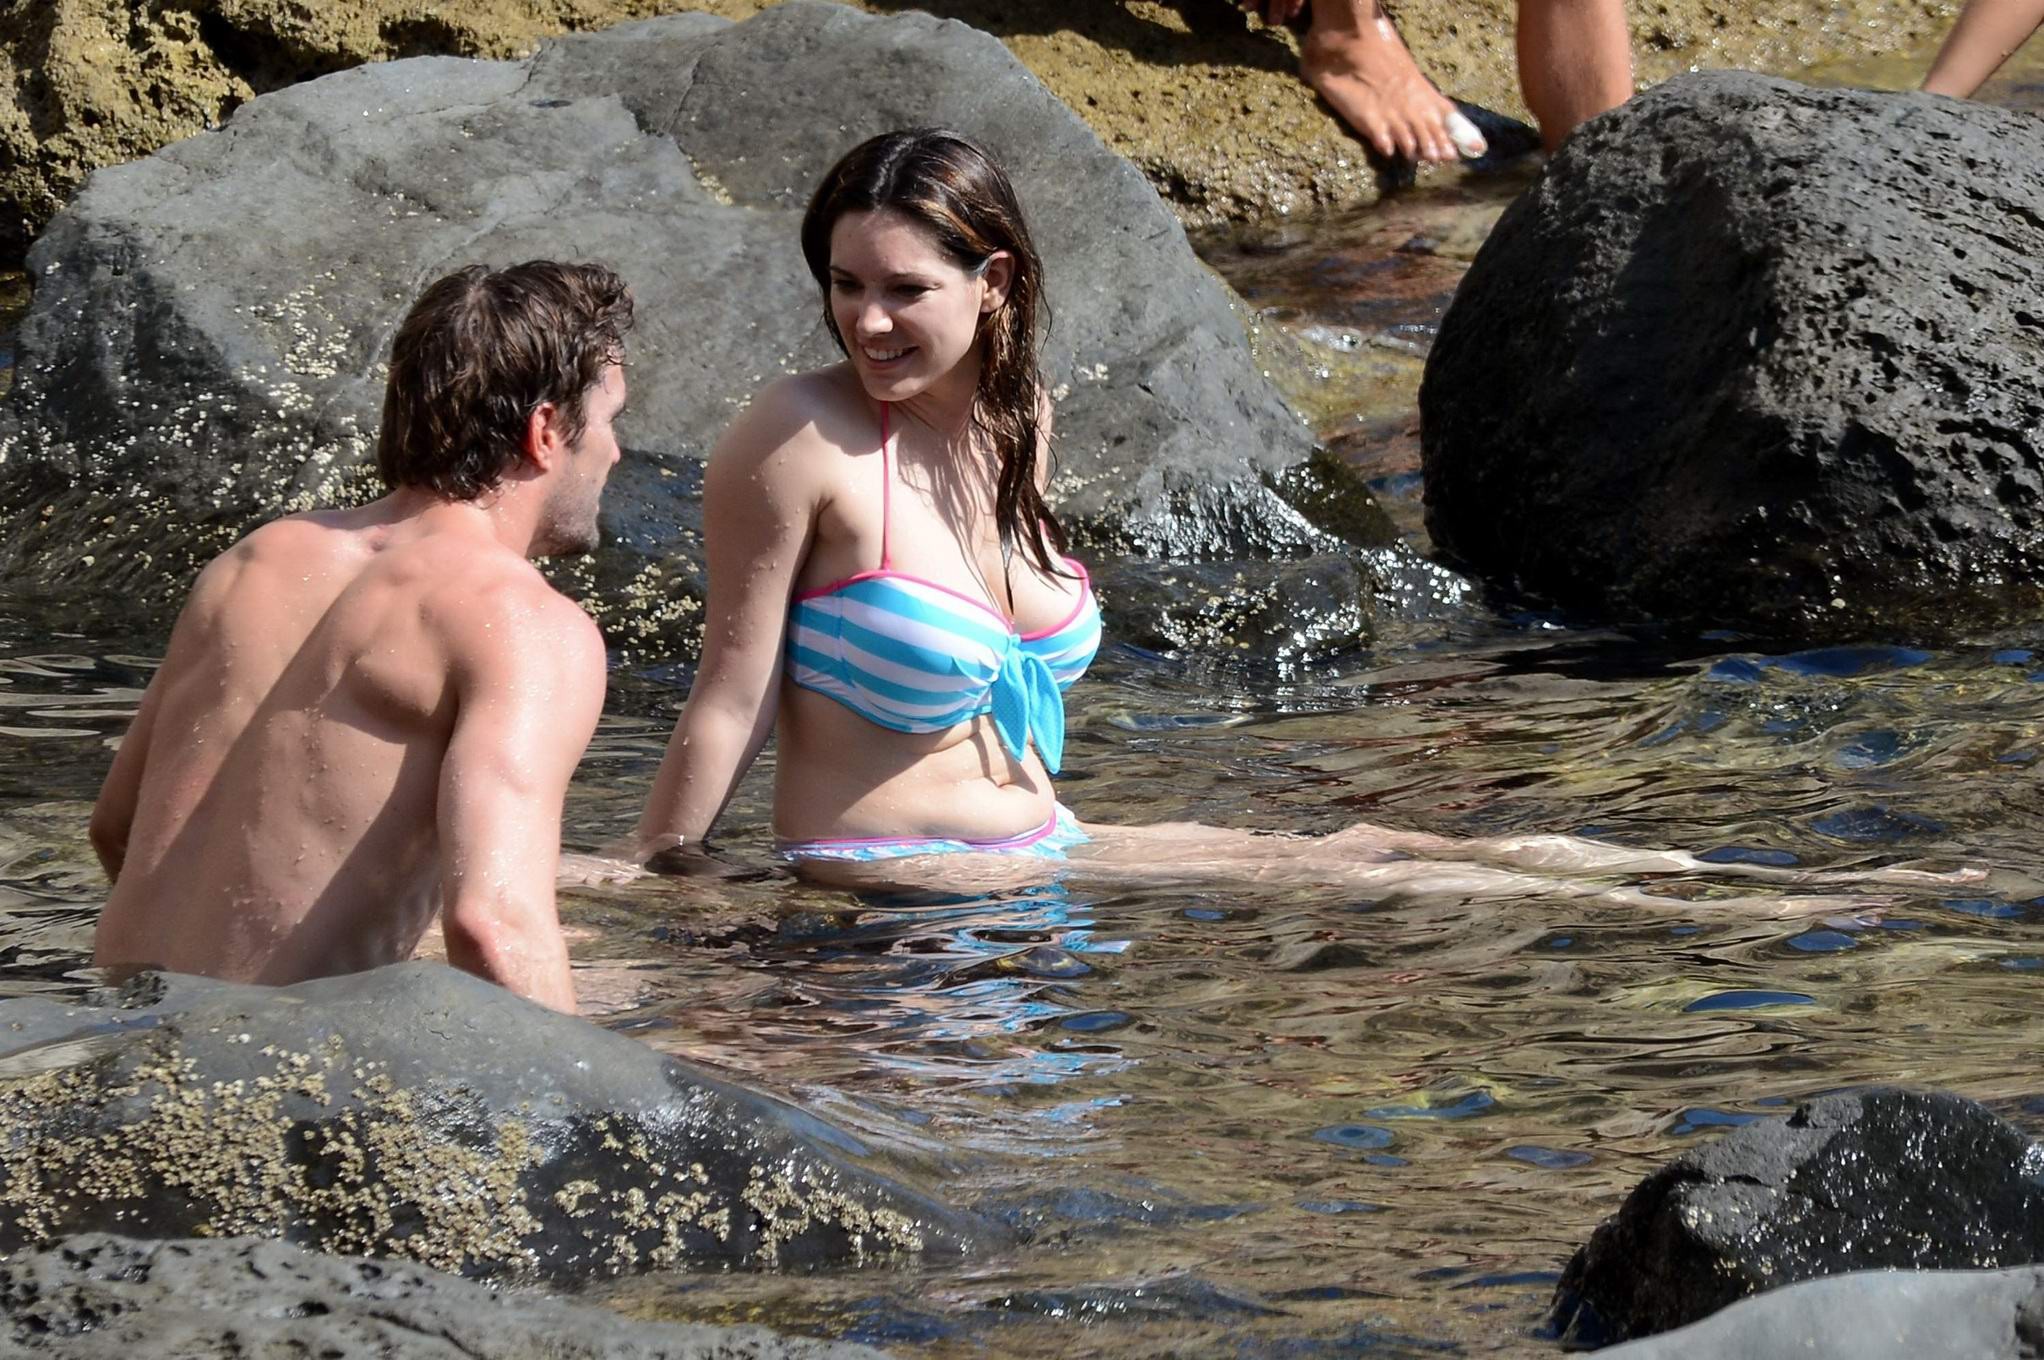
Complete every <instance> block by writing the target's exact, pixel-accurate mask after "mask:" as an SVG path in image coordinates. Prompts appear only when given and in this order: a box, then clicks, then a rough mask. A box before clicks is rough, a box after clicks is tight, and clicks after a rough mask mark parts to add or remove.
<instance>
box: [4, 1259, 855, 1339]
mask: <svg viewBox="0 0 2044 1360" xmlns="http://www.w3.org/2000/svg"><path fill="white" fill-rule="evenodd" d="M0 1302H4V1304H5V1307H6V1318H7V1320H6V1322H5V1324H4V1325H0V1336H6V1337H7V1338H8V1339H9V1340H10V1341H12V1342H13V1345H12V1347H11V1348H10V1349H9V1350H8V1352H7V1353H8V1354H9V1355H38V1356H55V1357H60V1360H132V1358H133V1357H135V1356H176V1357H177V1358H178V1360H241V1358H242V1357H247V1356H257V1355H260V1356H272V1355H275V1356H282V1355H294V1356H299V1355H302V1356H320V1357H322V1358H323V1360H381V1357H385V1356H392V1355H402V1356H404V1357H405V1360H882V1356H881V1353H880V1352H879V1351H876V1350H871V1349H869V1348H867V1347H865V1346H852V1345H845V1344H842V1343H833V1342H826V1341H807V1340H802V1339H799V1338H791V1337H783V1336H778V1335H776V1334H775V1333H773V1332H770V1331H768V1330H767V1329H766V1328H764V1327H712V1326H700V1325H688V1326H670V1325H663V1324H659V1323H649V1322H633V1321H629V1320H627V1319H625V1318H622V1317H619V1316H618V1315H616V1314H615V1313H609V1312H605V1311H604V1310H603V1309H601V1308H591V1307H586V1306H582V1305H577V1304H571V1303H562V1302H558V1301H556V1300H552V1299H546V1298H538V1297H533V1296H530V1295H517V1294H508V1293H503V1292H500V1291H498V1290H495V1289H492V1288H490V1287H489V1286H487V1285H483V1284H477V1283H474V1282H472V1281H469V1280H460V1279H455V1278H453V1277H452V1276H448V1275H442V1274H440V1273H439V1272H437V1271H432V1270H427V1269H425V1268H423V1267H419V1266H393V1265H389V1264H386V1263H383V1262H378V1261H370V1260H364V1259H362V1258H360V1257H353V1258H350V1257H333V1256H321V1255H318V1254H316V1253H313V1252H309V1251H306V1250H304V1249H303V1248H300V1247H292V1246H286V1245H285V1244H283V1243H281V1242H270V1241H259V1240H251V1239H249V1238H228V1239H226V1240H205V1241H197V1240H194V1241H177V1242H138V1241H134V1240H132V1239H130V1238H125V1237H112V1236H107V1235H104V1234H87V1235H84V1236H80V1237H73V1238H66V1239H65V1240H64V1241H62V1242H60V1243H58V1244H56V1245H55V1246H52V1247H50V1248H48V1249H46V1250H43V1251H39V1252H35V1253H33V1254H30V1255H23V1256H19V1257H16V1258H15V1259H14V1260H11V1261H8V1262H5V1263H4V1264H0Z"/></svg>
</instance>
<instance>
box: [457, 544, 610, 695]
mask: <svg viewBox="0 0 2044 1360" xmlns="http://www.w3.org/2000/svg"><path fill="white" fill-rule="evenodd" d="M428 611H429V613H430V615H431V617H432V619H433V621H434V623H435V624H436V625H437V626H438V627H439V629H440V630H442V631H443V632H444V633H445V635H446V636H447V637H448V639H449V640H450V641H451V642H452V643H454V644H455V647H456V649H457V651H458V652H459V653H461V654H463V655H464V656H466V657H467V659H469V660H470V661H471V662H473V663H476V664H480V665H485V666H489V667H491V668H492V669H495V668H496V667H498V666H501V665H507V664H516V665H518V666H519V667H520V668H528V667H530V666H532V665H534V664H545V665H549V666H555V665H557V666H560V667H561V668H563V669H567V670H573V669H579V668H587V667H588V666H589V665H590V664H591V662H592V661H593V662H594V664H595V665H596V666H597V667H598V668H599V669H600V668H601V666H602V664H603V632H602V630H601V629H599V628H598V627H597V626H596V621H595V620H594V619H592V618H590V617H589V615H588V613H587V612H586V611H585V610H584V609H583V608H582V606H581V605H579V604H577V603H575V601H573V600H571V599H569V598H568V597H567V596H566V595H563V594H562V593H561V592H560V591H558V590H556V589H554V587H553V585H552V583H551V582H549V581H548V580H547V579H546V577H545V575H543V574H542V573H541V572H540V570H539V568H538V567H536V566H534V565H533V564H532V563H530V562H528V561H526V560H525V559H524V558H522V557H519V556H518V555H517V554H515V553H512V552H509V551H506V552H505V553H504V554H503V556H502V557H501V558H497V557H496V556H495V555H494V554H493V555H492V559H491V560H489V561H488V562H486V563H474V564H471V571H470V573H468V574H467V579H465V580H461V581H450V582H448V583H447V585H446V586H445V587H444V588H441V589H437V590H435V591H434V592H433V596H432V599H431V601H430V602H429V604H428Z"/></svg>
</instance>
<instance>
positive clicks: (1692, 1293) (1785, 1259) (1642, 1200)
mask: <svg viewBox="0 0 2044 1360" xmlns="http://www.w3.org/2000/svg"><path fill="white" fill-rule="evenodd" d="M2040 1171H2044V1157H2040V1155H2039V1152H2038V1150H2037V1149H2036V1148H2034V1147H2033V1146H2032V1145H2031V1143H2030V1141H2029V1139H2028V1138H2026V1137H2025V1136H2024V1135H2023V1133H2022V1131H2021V1130H2019V1129H2017V1128H2015V1127H2014V1126H2013V1125H2011V1124H2008V1123H2006V1122H2004V1121H2003V1120H2001V1119H1998V1118H1996V1117H1995V1116H1994V1115H1993V1114H1992V1113H1990V1112H1989V1111H1988V1110H1987V1109H1986V1108H1984V1107H1983V1106H1980V1105H1976V1104H1975V1103H1973V1102H1972V1101H1970V1100H1966V1099H1964V1098H1962V1097H1959V1096H1955V1095H1949V1094H1943V1093H1920V1092H1911V1091H1898V1090H1872V1091H1863V1092H1859V1093H1856V1094H1851V1095H1836V1096H1825V1097H1823V1098H1821V1099H1818V1100H1813V1101H1811V1102H1810V1103H1809V1104H1807V1105H1804V1106H1802V1107H1800V1108H1799V1109H1797V1110H1796V1112H1795V1113H1794V1114H1793V1115H1791V1116H1789V1118H1787V1119H1785V1120H1766V1121H1764V1122H1760V1123H1754V1124H1748V1125H1745V1126H1744V1127H1742V1128H1740V1129H1738V1130H1736V1131H1734V1132H1732V1133H1730V1134H1728V1135H1726V1136H1725V1137H1723V1138H1720V1139H1718V1140H1717V1141H1715V1142H1712V1143H1708V1144H1706V1145H1704V1146H1702V1147H1700V1148H1696V1149H1694V1150H1692V1151H1689V1152H1685V1153H1683V1154H1682V1155H1681V1156H1680V1157H1678V1158H1676V1159H1675V1160H1674V1161H1673V1162H1671V1163H1669V1164H1668V1165H1667V1166H1665V1167H1663V1168H1661V1169H1660V1170H1659V1171H1656V1172H1655V1173H1654V1174H1653V1175H1651V1176H1649V1177H1647V1179H1646V1180H1644V1181H1642V1182H1640V1184H1639V1186H1638V1187H1637V1188H1636V1189H1634V1190H1633V1192H1632V1194H1631V1195H1630V1196H1628V1197H1627V1199H1626V1201H1625V1204H1624V1205H1623V1206H1622V1207H1621V1208H1620V1209H1619V1211H1618V1212H1617V1213H1616V1214H1615V1215H1613V1216H1612V1217H1611V1218H1609V1219H1607V1220H1606V1221H1605V1222H1604V1223H1603V1224H1602V1225H1600V1226H1599V1227H1598V1229H1597V1231H1596V1232H1595V1233H1594V1234H1593V1235H1592V1236H1591V1238H1590V1240H1589V1242H1588V1243H1587V1244H1585V1245H1584V1246H1583V1248H1582V1249H1581V1250H1580V1251H1578V1252H1577V1253H1576V1254H1575V1257H1574V1259H1573V1260H1571V1261H1570V1262H1569V1265H1568V1269H1567V1270H1566V1271H1565V1272H1563V1274H1562V1278H1561V1283H1560V1285H1559V1286H1558V1287H1557V1289H1556V1291H1555V1306H1554V1315H1553V1318H1552V1324H1553V1326H1554V1328H1555V1330H1556V1331H1557V1332H1558V1333H1559V1334H1560V1335H1561V1336H1562V1338H1563V1339H1564V1340H1567V1341H1572V1342H1578V1343H1582V1344H1587V1345H1602V1344H1604V1343H1606V1342H1609V1341H1622V1340H1625V1339H1626V1338H1628V1337H1636V1336H1648V1335H1651V1334H1652V1333H1655V1332H1662V1331H1666V1330H1668V1329H1669V1328H1671V1327H1681V1326H1685V1325H1687V1324H1689V1323H1692V1322H1695V1321H1696V1320H1697V1319H1699V1318H1702V1317H1706V1316H1708V1315H1710V1314H1711V1313H1714V1312H1716V1311H1717V1310H1718V1309H1720V1308H1723V1307H1724V1306H1725V1305H1727V1304H1729V1303H1732V1302H1734V1301H1736V1300H1738V1299H1742V1298H1744V1297H1746V1296H1747V1295H1749V1294H1757V1293H1759V1292H1760V1291H1762V1290H1766V1289H1773V1288H1775V1287H1777V1286H1779V1285H1785V1284H1790V1283H1793V1282H1795V1281H1797V1280H1809V1279H1815V1278H1817V1277H1819V1276H1824V1275H1840V1274H1844V1273H1846V1272H1848V1271H1857V1270H1875V1269H1883V1268H1888V1267H1899V1268H1904V1269H1912V1270H1984V1269H1990V1268H1995V1267H2002V1266H2017V1265H2030V1264H2033V1263H2037V1262H2044V1184H2039V1182H2038V1181H2037V1180H2036V1179H2035V1177H2036V1176H2037V1175H2038V1174H2039V1172H2040ZM1704 1353H1713V1354H1714V1353H1715V1352H1704Z"/></svg>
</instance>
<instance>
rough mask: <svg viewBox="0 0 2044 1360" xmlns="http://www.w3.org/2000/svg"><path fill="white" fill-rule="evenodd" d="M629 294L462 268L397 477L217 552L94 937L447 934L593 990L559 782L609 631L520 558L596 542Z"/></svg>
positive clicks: (112, 865) (415, 380)
mask: <svg viewBox="0 0 2044 1360" xmlns="http://www.w3.org/2000/svg"><path fill="white" fill-rule="evenodd" d="M631 319H632V302H631V296H630V294H629V293H628V292H627V291H626V289H625V286H624V284H623V282H622V281H621V280H619V279H618V277H617V276H616V275H614V274H612V273H611V272H610V271H609V270H607V269H603V268H601V267H599V266H595V265H563V264H553V263H549V262H545V261H537V262H534V263H531V264H524V265H519V266H517V267H516V268H512V269H505V270H502V271H499V272H497V273H491V272H489V271H487V270H485V269H483V268H481V267H479V266H478V267H474V268H470V269H465V270H462V271H460V272H459V273H456V274H453V275H450V276H448V277H447V278H444V279H442V280H440V281H439V282H438V283H435V284H434V285H433V286H432V287H430V288H428V289H427V290H426V292H425V294H424V295H423V296H422V297H421V298H420V299H419V301H418V303H417V304H416V305H415V306H414V307H413V308H412V310H411V313H410V314H409V315H408V316H407V317H406V318H405V321H404V324H403V326H402V327H401V328H400V329H399V331H398V334H397V338H396V341H395V342H394V344H393V347H392V353H391V361H390V381H389V386H388V388H387V389H386V391H385V395H384V408H383V427H382V431H381V434H380V438H379V442H378V446H377V465H378V469H379V471H381V473H382V475H383V480H384V483H385V485H387V486H388V487H389V488H390V493H389V494H388V495H386V496H384V497H383V498H382V499H381V500H378V501H376V502H374V503H373V504H370V505H366V506H362V507H361V508H359V509H353V510H328V511H317V512H314V513H311V514H305V515H293V516H291V517H290V518H288V519H282V520H277V521H275V522H273V523H271V524H267V525H264V526H263V527H261V528H259V529H257V530H256V531H255V532H254V533H251V534H250V535H249V536H248V537H247V538H245V539H243V540H242V541H241V542H240V543H238V544H236V545H235V546H234V547H233V548H230V549H229V550H228V551H227V552H226V553H224V554H222V555H221V556H220V557H219V558H217V559H216V560H215V561H214V562H213V563H212V564H211V565H209V566H208V567H207V568H206V569H205V571H204V572H202V573H201V574H200V576H199V579H198V581H197V583H196V584H195V585H194V586H193V587H192V593H191V598H190V599H189V600H188V601H187V602H186V604H185V608H184V612H183V614H182V615H181V616H180V617H179V619H178V622H177V626H176V628H175V629H174V630H173V632H172V634H171V639H170V646H169V649H168V652H167V654H166V655H165V657H164V661H163V665H162V668H161V669H159V670H158V671H157V673H156V676H155V679H154V680H153V681H152V682H151V683H150V685H149V689H148V692H147V693H146V694H145V695H144V696H143V699H142V705H141V709H140V711H139V712H138V713H137V714H136V716H135V721H134V725H133V726H132V727H131V728H130V729H129V731H128V735H127V737H126V739H125V740H124V741H123V742H122V743H121V747H120V752H119V754H118V755H116V756H115V758H114V764H113V770H112V772H111V773H109V774H108V776H107V780H106V786H105V788H104V789H102V790H101V792H100V796H99V802H98V805H97V806H96V807H95V808H94V809H93V814H92V833H91V834H92V843H93V847H94V848H95V849H96V850H97V851H98V852H99V856H100V859H101V862H102V863H104V864H105V866H106V871H107V876H108V877H109V878H110V879H112V880H113V883H114V890H113V895H112V897H111V898H110V899H109V900H108V901H107V904H106V909H105V911H104V912H103V913H102V914H101V916H100V920H99V935H98V940H97V945H96V949H95V951H94V962H96V963H100V964H105V965H129V966H134V965H155V966H160V967H165V968H171V969H176V970H179V971H183V972H191V973H204V974H210V975H212V976H215V977H223V978H232V979H236V980H241V981H250V982H264V983H288V982H294V981H297V980H299V979H302V978H308V977H317V976H322V975H326V974H333V973H346V972H354V971H358V970H361V969H366V968H373V967H376V966H378V965H380V964H385V963H390V962H393V961H395V960H399V959H403V958H407V957H409V956H410V955H411V953H412V951H413V949H414V948H415V947H416V946H417V944H418V942H419V939H420V937H421V936H422V935H424V934H425V932H426V930H427V928H428V927H429V926H430V925H431V924H432V922H433V917H434V913H435V910H436V909H440V910H442V911H443V913H444V922H445V932H446V940H447V957H448V961H449V962H451V963H453V964H455V965H456V966H457V967H460V968H464V969H467V970H468V971H469V972H472V973H475V974H477V975H479V976H481V977H485V978H488V979H490V980H491V981H494V982H497V983H500V984H501V985H503V986H505V987H508V988H510V989H511V990H512V991H514V992H517V993H519V994H521V995H523V996H527V997H530V998H532V999H533V1000H536V1001H539V1002H542V1003H544V1004H546V1005H548V1006H552V1007H554V1008H555V1009H557V1010H563V1011H573V1010H574V1008H575V994H574V988H573V985H572V983H571V982H570V980H569V975H568V959H567V950H566V947H565V945H564V944H563V942H562V939H561V931H560V923H559V919H558V918H557V916H556V915H555V908H554V875H555V871H556V865H557V862H558V859H559V856H560V826H561V803H562V799H563V796H564V795H565V793H566V790H567V786H568V778H569V775H570V774H571V773H572V772H573V771H574V768H575V764H576V762H577V761H578V760H579V759H580V758H581V755H582V750H583V748H584V747H585V746H586V745H587V744H588V742H589V737H590V734H591V733H592V732H593V731H594V730H595V727H596V720H597V716H598V714H599V713H600V711H601V710H602V707H603V690H604V652H603V639H602V636H601V635H600V634H599V633H598V631H597V629H596V626H595V625H594V624H593V623H592V622H591V621H590V620H589V617H588V616H587V615H586V614H584V613H583V612H582V611H581V609H580V608H578V607H577V606H576V605H575V604H574V603H573V602H571V601H569V600H568V599H566V598H565V597H563V596H561V595H560V594H558V593H556V592H555V591H554V590H553V588H552V587H550V586H549V585H548V584H547V583H546V581H545V579H544V578H542V577H541V575H540V574H539V572H538V570H537V569H535V568H534V567H533V565H532V564H531V562H530V561H528V560H527V559H529V558H536V557H547V556H553V555H557V554H572V553H582V552H587V551H589V550H590V549H591V548H593V547H594V546H595V545H596V542H597V524H596V517H597V503H598V500H599V498H600V497H601V495H602V492H603V485H604V480H605V478H606V476H607V475H608V474H609V472H610V468H611V465H612V464H614V463H615V462H616V461H617V459H618V445H617V438H616V436H615V434H614V433H613V430H612V422H614V421H615V420H616V419H617V415H618V412H619V411H620V410H621V409H622V408H623V406H624V401H625V383H624V374H623V369H622V367H621V361H622V359H623V345H624V334H625V331H626V330H627V329H628V328H629V327H630V325H631Z"/></svg>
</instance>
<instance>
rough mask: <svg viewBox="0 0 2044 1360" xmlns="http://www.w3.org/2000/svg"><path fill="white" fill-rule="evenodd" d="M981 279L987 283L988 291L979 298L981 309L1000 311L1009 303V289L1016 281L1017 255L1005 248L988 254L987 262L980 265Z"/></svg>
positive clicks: (983, 311)
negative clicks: (1011, 253)
mask: <svg viewBox="0 0 2044 1360" xmlns="http://www.w3.org/2000/svg"><path fill="white" fill-rule="evenodd" d="M979 281H980V282H981V283H983V284H985V285H986V292H985V293H982V294H981V295H980V299H979V309H980V311H981V312H982V313H987V312H998V311H1000V310H1001V308H1002V307H1004V306H1006V305H1007V302H1008V289H1009V288H1010V287H1011V286H1012V285H1013V284H1014V282H1015V257H1014V256H1013V255H1010V254H1009V253H1008V252H1007V251H1005V250H997V251H995V252H994V253H993V254H991V255H989V256H987V260H986V263H985V264H983V265H981V266H980V273H979Z"/></svg>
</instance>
